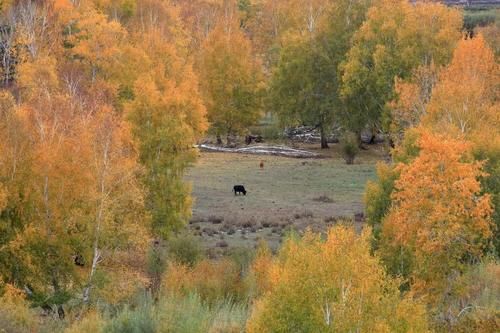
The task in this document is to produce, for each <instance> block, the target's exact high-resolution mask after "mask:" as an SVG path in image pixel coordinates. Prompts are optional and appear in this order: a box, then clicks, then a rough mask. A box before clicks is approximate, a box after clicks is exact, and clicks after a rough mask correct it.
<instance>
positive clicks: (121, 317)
mask: <svg viewBox="0 0 500 333" xmlns="http://www.w3.org/2000/svg"><path fill="white" fill-rule="evenodd" d="M103 331H104V332H106V333H155V332H157V325H156V322H155V320H154V307H153V304H152V302H151V300H150V299H146V300H145V301H143V304H141V305H140V306H139V307H137V308H136V309H135V310H131V309H130V308H128V307H126V308H125V309H124V310H123V311H121V312H120V313H119V314H118V315H117V316H116V317H114V318H112V319H111V320H110V321H109V322H108V323H107V324H106V326H105V327H104V330H103Z"/></svg>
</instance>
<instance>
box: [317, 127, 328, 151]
mask: <svg viewBox="0 0 500 333" xmlns="http://www.w3.org/2000/svg"><path fill="white" fill-rule="evenodd" d="M319 129H320V135H321V149H327V148H329V147H328V140H327V137H326V133H325V129H324V127H323V125H321V126H320V128H319Z"/></svg>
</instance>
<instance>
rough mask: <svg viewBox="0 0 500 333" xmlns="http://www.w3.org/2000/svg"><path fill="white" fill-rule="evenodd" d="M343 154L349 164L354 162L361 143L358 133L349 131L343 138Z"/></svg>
mask: <svg viewBox="0 0 500 333" xmlns="http://www.w3.org/2000/svg"><path fill="white" fill-rule="evenodd" d="M341 145H342V155H343V156H344V160H345V162H346V163H347V164H353V163H354V159H355V157H356V155H357V154H358V153H359V143H358V138H357V136H356V134H354V133H352V132H347V133H345V134H344V136H343V137H342V139H341Z"/></svg>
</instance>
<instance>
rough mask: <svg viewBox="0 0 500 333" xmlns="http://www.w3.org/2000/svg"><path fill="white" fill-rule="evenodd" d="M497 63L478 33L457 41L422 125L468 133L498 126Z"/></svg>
mask: <svg viewBox="0 0 500 333" xmlns="http://www.w3.org/2000/svg"><path fill="white" fill-rule="evenodd" d="M499 86H500V66H499V65H498V64H497V63H496V62H495V56H494V54H493V51H492V50H491V49H490V48H489V47H488V45H487V43H486V42H485V41H484V38H483V37H482V36H481V35H479V36H477V37H475V38H472V39H463V40H461V41H460V42H459V44H458V46H457V48H456V50H455V53H454V54H453V59H452V61H451V64H450V65H449V66H448V67H447V68H446V69H445V70H444V71H442V73H440V75H439V81H438V83H437V84H436V87H435V88H434V90H433V93H432V99H431V101H430V103H429V105H428V114H427V116H426V117H425V118H424V120H423V123H424V125H425V126H430V127H432V128H434V129H435V130H436V131H451V130H453V129H454V130H456V131H458V132H459V133H463V134H466V135H471V134H474V133H477V132H484V131H485V126H486V127H488V128H491V129H492V130H494V131H495V132H496V133H497V134H498V130H499V129H500V113H499V112H498V102H497V101H498V99H499V98H500V90H499V89H498V87H499Z"/></svg>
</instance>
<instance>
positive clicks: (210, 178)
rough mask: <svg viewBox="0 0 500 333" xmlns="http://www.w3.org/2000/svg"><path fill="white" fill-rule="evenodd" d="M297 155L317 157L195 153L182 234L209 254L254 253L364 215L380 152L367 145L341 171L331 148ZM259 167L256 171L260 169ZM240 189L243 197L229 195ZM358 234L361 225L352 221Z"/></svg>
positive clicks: (335, 148) (338, 158)
mask: <svg viewBox="0 0 500 333" xmlns="http://www.w3.org/2000/svg"><path fill="white" fill-rule="evenodd" d="M297 148H301V149H307V150H309V151H311V152H316V153H320V154H321V155H322V156H323V158H320V159H318V158H313V159H308V158H288V157H280V156H261V155H250V154H235V153H225V152H201V153H200V157H199V159H198V161H197V162H196V164H195V165H194V166H192V167H191V168H190V169H189V171H188V173H187V175H186V179H187V180H188V181H189V182H190V183H191V184H192V188H193V199H194V203H193V217H192V219H191V222H190V225H189V228H190V230H191V231H192V232H193V234H194V235H196V236H197V237H201V239H202V244H203V245H204V246H205V248H207V249H211V250H210V251H212V252H214V254H216V253H220V252H225V251H227V250H230V249H234V248H245V247H247V248H248V247H254V246H255V244H256V243H257V242H258V241H259V239H264V240H266V241H267V242H268V243H269V244H270V246H271V247H272V248H273V249H275V248H277V247H278V245H279V243H280V239H281V238H282V236H283V234H285V233H286V231H287V230H289V229H291V228H293V229H294V230H296V231H298V232H302V231H303V230H305V229H306V228H307V227H309V228H311V229H312V230H314V231H324V230H325V229H326V228H327V226H328V225H331V224H333V223H336V222H337V221H338V220H339V219H353V217H354V215H355V214H358V213H362V212H363V193H364V189H365V185H366V182H367V181H368V180H369V179H374V178H375V165H376V162H377V161H381V160H383V156H384V149H383V147H382V146H381V145H374V146H370V148H369V149H368V150H363V151H361V152H360V154H359V156H358V157H357V159H356V161H355V164H354V165H346V164H345V162H344V160H343V159H342V157H341V155H340V152H339V147H338V145H331V148H330V149H328V150H320V149H318V148H317V145H301V146H300V147H297ZM261 161H263V162H264V168H263V169H261V168H260V166H259V165H260V162H261ZM237 184H242V185H244V186H245V188H246V190H247V191H248V193H247V195H246V196H243V195H238V196H235V195H234V193H233V192H232V188H233V185H237ZM353 223H355V224H356V227H358V228H361V226H362V222H361V221H357V222H353Z"/></svg>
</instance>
